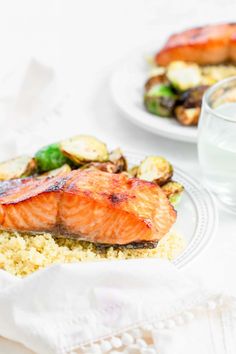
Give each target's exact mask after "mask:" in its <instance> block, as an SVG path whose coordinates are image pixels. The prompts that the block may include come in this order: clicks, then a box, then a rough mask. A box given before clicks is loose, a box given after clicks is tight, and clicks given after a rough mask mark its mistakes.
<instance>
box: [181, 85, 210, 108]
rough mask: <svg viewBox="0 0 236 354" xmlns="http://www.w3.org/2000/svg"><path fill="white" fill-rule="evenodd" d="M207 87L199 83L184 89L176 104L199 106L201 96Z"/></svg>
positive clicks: (188, 106)
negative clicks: (196, 85)
mask: <svg viewBox="0 0 236 354" xmlns="http://www.w3.org/2000/svg"><path fill="white" fill-rule="evenodd" d="M208 87H209V86H207V85H201V86H198V87H194V88H191V89H189V90H187V91H185V92H184V93H182V94H181V95H180V96H179V98H178V102H177V105H183V106H184V107H185V108H195V107H201V105H202V97H203V95H204V93H205V91H206V90H207V89H208Z"/></svg>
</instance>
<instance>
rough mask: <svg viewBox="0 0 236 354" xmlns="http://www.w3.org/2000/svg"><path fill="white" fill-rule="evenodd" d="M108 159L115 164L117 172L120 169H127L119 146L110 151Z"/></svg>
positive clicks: (120, 170)
mask: <svg viewBox="0 0 236 354" xmlns="http://www.w3.org/2000/svg"><path fill="white" fill-rule="evenodd" d="M109 161H111V162H112V163H113V164H114V165H115V166H116V168H117V170H116V172H117V173H119V172H122V171H127V167H128V164H127V160H126V158H125V156H124V155H123V153H122V151H121V149H120V148H117V149H115V150H113V151H111V152H110V154H109Z"/></svg>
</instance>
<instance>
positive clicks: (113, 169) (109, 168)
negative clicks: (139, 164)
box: [80, 161, 121, 173]
mask: <svg viewBox="0 0 236 354" xmlns="http://www.w3.org/2000/svg"><path fill="white" fill-rule="evenodd" d="M88 168H92V169H94V168H95V169H97V170H100V171H103V172H108V173H120V172H121V171H119V170H118V168H117V166H116V165H115V164H114V163H113V162H109V161H108V162H90V163H87V164H85V165H83V166H82V167H81V168H80V169H81V170H85V169H88Z"/></svg>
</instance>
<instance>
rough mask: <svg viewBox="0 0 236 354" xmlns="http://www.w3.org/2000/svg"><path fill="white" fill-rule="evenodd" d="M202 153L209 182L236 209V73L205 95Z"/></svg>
mask: <svg viewBox="0 0 236 354" xmlns="http://www.w3.org/2000/svg"><path fill="white" fill-rule="evenodd" d="M198 154H199V162H200V166H201V169H202V174H203V178H204V182H205V184H206V185H207V187H208V188H209V189H211V190H212V191H213V192H214V193H215V194H216V195H217V197H218V199H219V201H220V202H221V203H223V204H224V205H225V206H226V207H227V208H228V209H229V210H231V211H232V212H234V213H236V77H232V78H229V79H226V80H223V81H220V82H219V83H217V84H216V85H214V86H212V87H211V88H210V89H208V90H207V92H206V93H205V95H204V97H203V104H202V112H201V118H200V122H199V135H198Z"/></svg>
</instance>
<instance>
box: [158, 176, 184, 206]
mask: <svg viewBox="0 0 236 354" xmlns="http://www.w3.org/2000/svg"><path fill="white" fill-rule="evenodd" d="M161 188H162V190H163V191H164V192H165V194H166V196H167V198H168V199H169V201H170V202H171V204H173V205H177V204H178V203H179V202H180V199H181V197H182V194H183V191H184V186H183V185H182V184H180V183H179V182H175V181H170V182H168V183H166V184H164V185H163V186H162V187H161Z"/></svg>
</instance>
